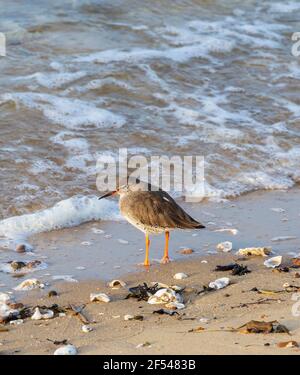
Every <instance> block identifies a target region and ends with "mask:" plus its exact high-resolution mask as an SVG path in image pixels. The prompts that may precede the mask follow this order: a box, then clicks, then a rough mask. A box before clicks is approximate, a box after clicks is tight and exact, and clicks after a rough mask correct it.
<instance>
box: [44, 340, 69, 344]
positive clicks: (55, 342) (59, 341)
mask: <svg viewBox="0 0 300 375" xmlns="http://www.w3.org/2000/svg"><path fill="white" fill-rule="evenodd" d="M47 341H50V342H52V344H54V345H68V340H67V339H63V340H51V339H47Z"/></svg>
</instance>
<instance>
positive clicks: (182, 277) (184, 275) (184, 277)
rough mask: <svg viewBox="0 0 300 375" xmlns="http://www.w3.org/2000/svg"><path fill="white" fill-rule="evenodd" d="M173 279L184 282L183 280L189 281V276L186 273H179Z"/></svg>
mask: <svg viewBox="0 0 300 375" xmlns="http://www.w3.org/2000/svg"><path fill="white" fill-rule="evenodd" d="M173 278H174V279H175V280H183V279H187V278H188V275H187V274H185V273H183V272H178V273H176V274H175V275H174V276H173Z"/></svg>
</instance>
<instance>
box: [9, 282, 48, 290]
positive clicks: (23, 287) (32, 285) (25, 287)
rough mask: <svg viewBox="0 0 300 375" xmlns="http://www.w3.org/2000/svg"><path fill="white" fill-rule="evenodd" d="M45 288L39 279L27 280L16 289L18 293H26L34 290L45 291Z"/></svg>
mask: <svg viewBox="0 0 300 375" xmlns="http://www.w3.org/2000/svg"><path fill="white" fill-rule="evenodd" d="M44 287H45V284H42V283H41V282H40V281H39V280H38V279H27V280H24V281H22V282H21V284H19V285H18V286H16V287H15V288H14V289H15V290H18V291H25V290H32V289H37V288H41V289H43V288H44Z"/></svg>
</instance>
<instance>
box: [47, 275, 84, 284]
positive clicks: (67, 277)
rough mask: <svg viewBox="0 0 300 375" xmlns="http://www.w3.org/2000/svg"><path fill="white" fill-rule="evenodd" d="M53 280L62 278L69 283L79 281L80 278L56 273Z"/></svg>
mask: <svg viewBox="0 0 300 375" xmlns="http://www.w3.org/2000/svg"><path fill="white" fill-rule="evenodd" d="M52 280H55V281H59V280H62V281H66V282H68V283H78V280H76V279H74V278H73V275H54V276H52Z"/></svg>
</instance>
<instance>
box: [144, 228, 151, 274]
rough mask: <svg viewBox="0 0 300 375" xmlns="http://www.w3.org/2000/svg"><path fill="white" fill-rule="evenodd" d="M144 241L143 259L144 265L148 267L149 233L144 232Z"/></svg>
mask: <svg viewBox="0 0 300 375" xmlns="http://www.w3.org/2000/svg"><path fill="white" fill-rule="evenodd" d="M145 242H146V254H145V260H144V266H146V267H148V266H150V262H149V246H150V240H149V233H146V235H145Z"/></svg>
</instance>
